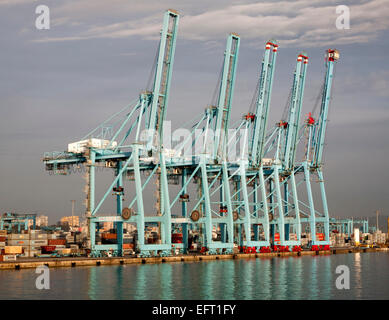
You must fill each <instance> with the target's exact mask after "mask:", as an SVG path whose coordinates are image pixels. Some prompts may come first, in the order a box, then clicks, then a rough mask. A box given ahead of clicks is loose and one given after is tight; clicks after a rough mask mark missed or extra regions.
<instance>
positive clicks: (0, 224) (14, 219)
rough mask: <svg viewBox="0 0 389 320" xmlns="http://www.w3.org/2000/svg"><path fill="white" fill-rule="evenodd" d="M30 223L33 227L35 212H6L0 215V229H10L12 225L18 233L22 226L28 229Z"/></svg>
mask: <svg viewBox="0 0 389 320" xmlns="http://www.w3.org/2000/svg"><path fill="white" fill-rule="evenodd" d="M30 223H31V224H32V228H33V229H35V223H36V214H35V213H27V214H24V213H14V212H6V213H4V214H3V215H2V216H1V217H0V230H8V231H12V230H13V227H14V226H15V227H17V229H18V230H17V231H18V233H20V232H21V230H22V228H23V229H24V230H28V227H29V224H30Z"/></svg>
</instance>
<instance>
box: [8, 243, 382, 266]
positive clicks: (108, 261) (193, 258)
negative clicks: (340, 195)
mask: <svg viewBox="0 0 389 320" xmlns="http://www.w3.org/2000/svg"><path fill="white" fill-rule="evenodd" d="M366 252H389V248H388V247H381V248H361V247H349V248H331V250H323V251H300V252H270V253H236V254H224V255H177V256H171V257H148V258H141V257H112V258H108V257H106V258H88V257H75V258H21V259H19V260H16V261H3V262H0V270H10V269H14V270H20V269H28V268H37V267H39V266H42V265H46V266H48V267H49V268H56V267H81V266H106V265H125V264H150V263H166V262H199V261H210V260H226V259H255V258H273V257H290V256H296V257H297V256H309V255H310V256H313V255H332V254H347V253H366Z"/></svg>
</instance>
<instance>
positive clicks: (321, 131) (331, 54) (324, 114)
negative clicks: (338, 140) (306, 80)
mask: <svg viewBox="0 0 389 320" xmlns="http://www.w3.org/2000/svg"><path fill="white" fill-rule="evenodd" d="M338 59H339V52H338V50H332V49H329V50H327V52H326V75H325V82H324V89H323V95H322V100H321V107H320V114H319V119H318V122H317V128H316V131H315V133H316V134H315V136H314V138H313V141H312V144H313V146H312V148H313V149H314V155H313V159H312V165H313V166H316V167H319V166H321V165H322V158H323V148H324V140H325V133H326V128H327V121H328V108H329V104H330V99H331V88H332V80H333V76H334V67H335V63H336V61H337V60H338Z"/></svg>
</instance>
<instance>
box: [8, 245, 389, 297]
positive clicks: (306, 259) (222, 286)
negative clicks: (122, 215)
mask: <svg viewBox="0 0 389 320" xmlns="http://www.w3.org/2000/svg"><path fill="white" fill-rule="evenodd" d="M339 265H346V266H348V267H349V269H350V289H349V290H345V289H343V290H339V289H337V288H336V285H335V282H336V278H337V277H338V276H339V274H337V273H336V272H335V270H336V267H337V266H339ZM39 275H40V274H37V273H35V269H22V270H4V271H0V299H39V300H42V299H141V300H149V299H169V300H173V299H174V300H180V299H183V300H192V299H217V300H219V299H221V300H235V299H245V300H246V299H248V300H252V299H254V300H257V299H320V300H321V299H325V300H326V299H388V298H389V254H388V253H384V252H372V253H353V254H338V255H323V256H322V255H320V256H302V257H274V258H257V259H238V260H216V261H203V262H177V263H163V264H145V265H144V264H143V265H118V266H96V267H75V268H52V269H50V289H47V290H46V289H42V290H39V289H37V288H36V285H35V282H36V279H37V277H38V276H39Z"/></svg>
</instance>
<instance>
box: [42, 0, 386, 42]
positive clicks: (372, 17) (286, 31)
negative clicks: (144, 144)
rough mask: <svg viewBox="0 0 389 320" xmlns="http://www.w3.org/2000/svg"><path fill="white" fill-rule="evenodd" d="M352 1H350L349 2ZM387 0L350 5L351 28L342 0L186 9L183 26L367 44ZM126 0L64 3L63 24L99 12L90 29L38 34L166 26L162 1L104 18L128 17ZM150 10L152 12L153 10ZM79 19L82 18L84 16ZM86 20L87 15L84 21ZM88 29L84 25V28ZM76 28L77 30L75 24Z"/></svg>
mask: <svg viewBox="0 0 389 320" xmlns="http://www.w3.org/2000/svg"><path fill="white" fill-rule="evenodd" d="M345 2H346V3H347V1H345ZM385 2H386V0H372V1H367V2H366V1H353V2H350V4H349V8H350V13H351V20H350V22H351V28H350V29H348V30H338V29H337V28H336V25H335V22H336V19H337V17H338V15H337V14H336V6H337V4H338V3H337V2H336V1H308V0H300V1H267V2H261V3H245V4H241V3H239V4H235V3H232V4H224V5H223V4H220V5H219V7H218V8H211V9H209V8H208V9H204V10H203V11H202V12H198V13H194V12H193V11H194V9H193V8H191V7H188V8H187V10H188V11H181V13H182V17H181V21H180V26H179V35H180V38H184V39H188V40H200V41H220V40H223V41H224V38H225V36H226V34H228V33H229V32H236V33H239V34H240V35H241V37H242V39H244V40H245V41H248V42H249V43H250V44H252V45H257V44H262V42H263V41H266V40H268V39H270V38H276V39H278V40H279V41H280V43H281V45H282V46H285V47H286V46H289V47H296V46H300V47H301V46H304V47H317V46H328V45H336V44H351V43H365V42H369V41H371V40H373V39H376V38H377V37H378V36H379V35H380V31H383V30H387V29H389V10H384V8H385V5H386V3H385ZM120 3H122V1H121V0H115V1H113V2H112V3H111V5H109V6H107V5H106V2H101V1H97V2H96V3H95V2H94V3H93V5H92V4H91V3H90V2H86V1H79V2H78V3H76V4H73V5H70V4H67V5H64V6H62V7H59V8H57V9H56V14H57V15H61V14H62V15H63V16H62V17H61V16H60V17H59V18H57V19H58V23H59V24H60V25H62V26H65V25H66V21H68V22H69V23H70V21H71V20H73V23H75V22H77V21H75V20H74V19H86V17H85V16H83V14H84V13H85V12H88V15H89V18H90V17H94V24H89V25H88V24H86V29H84V30H81V31H78V32H77V34H72V35H64V36H61V37H51V38H50V37H47V38H41V39H36V40H35V41H39V42H46V41H47V42H48V41H66V40H68V41H69V40H80V39H81V40H82V39H93V38H127V37H131V36H140V37H142V38H144V39H156V38H158V34H159V30H160V28H161V20H162V17H161V12H162V6H163V5H162V4H161V5H160V6H158V7H156V8H155V7H153V8H152V7H151V6H148V5H147V3H146V5H144V4H142V6H140V5H135V6H134V5H132V6H131V10H133V11H132V16H134V13H135V12H138V13H139V12H141V13H142V16H145V15H146V17H144V18H138V17H139V15H136V16H135V17H134V18H132V19H131V20H128V18H126V20H124V21H119V22H115V23H107V22H101V23H98V24H96V22H95V21H96V20H100V18H99V17H101V16H102V12H104V9H105V11H108V12H109V13H111V14H110V15H109V16H110V17H112V16H115V17H122V15H123V13H126V12H128V10H129V8H130V7H129V6H128V3H127V5H124V6H123V7H122V6H120ZM148 10H149V11H148ZM78 22H79V21H78ZM85 22H86V20H84V23H85ZM80 29H82V28H78V30H80ZM72 30H73V31H75V30H74V29H72Z"/></svg>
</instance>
